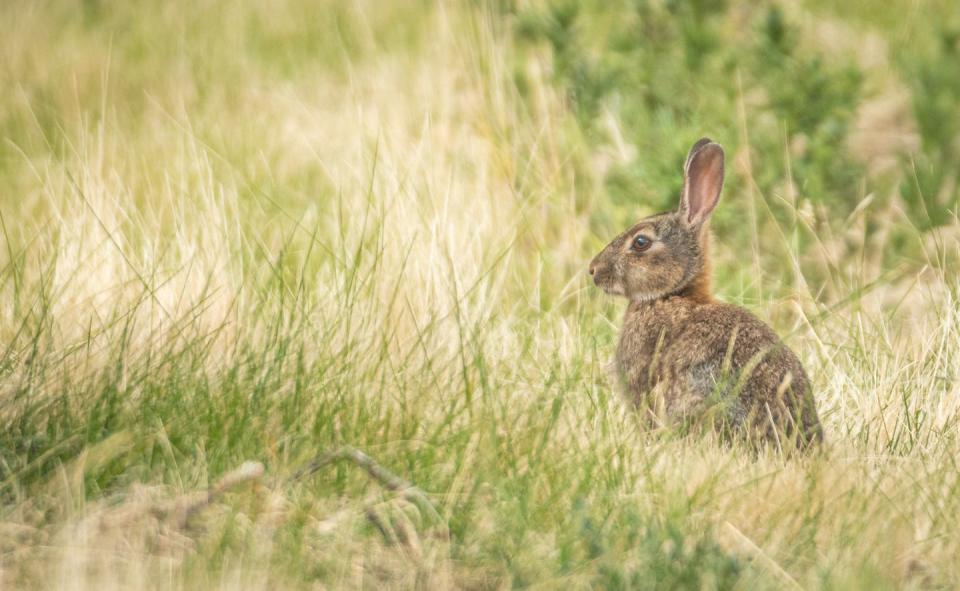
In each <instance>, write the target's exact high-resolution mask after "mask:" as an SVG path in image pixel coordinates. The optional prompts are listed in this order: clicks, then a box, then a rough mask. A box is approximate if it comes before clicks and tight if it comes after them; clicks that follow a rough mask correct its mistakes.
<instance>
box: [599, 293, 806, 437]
mask: <svg viewBox="0 0 960 591" xmlns="http://www.w3.org/2000/svg"><path fill="white" fill-rule="evenodd" d="M617 365H618V369H619V371H620V375H621V377H622V379H623V381H624V385H625V387H626V388H627V390H628V393H629V395H630V397H631V398H632V399H633V400H634V402H635V403H637V404H638V405H641V406H646V407H647V408H648V409H649V410H653V411H654V412H656V413H657V414H661V415H665V417H666V418H667V419H669V420H671V421H677V420H689V419H698V418H701V417H702V416H703V415H709V416H710V418H713V419H720V420H722V421H723V422H724V423H725V424H726V425H729V426H731V427H733V428H734V429H735V430H744V429H749V430H751V431H753V432H754V434H758V435H761V436H763V437H765V438H767V439H768V440H772V439H777V438H781V439H782V438H783V436H784V435H786V436H788V437H797V438H799V439H801V441H802V442H811V441H819V440H821V439H822V432H821V429H820V423H819V419H818V418H817V414H816V409H815V406H814V403H813V397H812V394H811V392H810V384H809V381H808V378H807V375H806V372H805V371H804V370H803V366H802V365H801V363H800V361H799V359H797V357H796V355H794V354H793V352H792V351H791V350H790V349H789V348H787V347H786V346H785V345H783V343H782V342H781V341H780V339H779V338H778V337H777V335H776V333H774V332H773V330H772V329H770V327H768V326H767V325H766V324H764V323H763V322H761V321H760V320H759V319H757V318H756V317H755V316H753V315H752V314H751V313H750V312H748V311H747V310H745V309H743V308H740V307H737V306H733V305H729V304H723V303H719V302H709V303H701V302H695V301H693V300H690V299H689V298H684V297H679V296H675V297H668V298H664V299H660V300H655V301H652V302H637V303H631V305H630V307H629V308H628V309H627V314H626V317H625V319H624V326H623V332H622V333H621V338H620V345H619V347H618V350H617ZM797 427H799V429H797Z"/></svg>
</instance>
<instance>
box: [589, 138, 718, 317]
mask: <svg viewBox="0 0 960 591" xmlns="http://www.w3.org/2000/svg"><path fill="white" fill-rule="evenodd" d="M722 187H723V148H721V147H720V145H719V144H715V143H713V142H712V141H710V139H708V138H703V139H701V140H700V141H698V142H697V143H696V144H694V145H693V147H692V148H691V149H690V153H689V155H688V156H687V162H686V164H685V165H684V167H683V193H682V194H681V196H680V208H679V209H678V210H677V211H675V212H669V213H662V214H659V215H655V216H651V217H648V218H646V219H643V220H640V222H638V223H637V224H636V225H634V226H633V227H631V228H630V229H628V230H627V231H626V232H623V233H622V234H620V235H619V236H617V237H616V238H615V239H614V240H613V242H611V243H610V244H608V245H607V247H606V248H604V249H603V250H602V251H601V252H600V254H598V255H597V256H596V257H594V259H593V261H591V262H590V274H591V275H593V280H594V282H595V283H596V284H597V285H598V286H600V287H601V288H602V289H603V290H604V291H605V292H607V293H609V294H613V295H621V296H625V297H627V298H628V299H630V300H632V301H649V300H655V299H659V298H663V297H666V296H669V295H673V294H679V293H682V292H684V291H685V290H687V289H688V288H691V287H694V284H697V286H698V287H700V288H701V289H702V290H706V289H708V288H707V286H706V283H707V281H708V277H707V275H708V272H707V264H708V261H707V252H706V249H707V232H706V226H707V221H708V220H709V219H710V214H711V213H712V212H713V209H714V208H715V207H716V206H717V201H719V199H720V190H721V188H722Z"/></svg>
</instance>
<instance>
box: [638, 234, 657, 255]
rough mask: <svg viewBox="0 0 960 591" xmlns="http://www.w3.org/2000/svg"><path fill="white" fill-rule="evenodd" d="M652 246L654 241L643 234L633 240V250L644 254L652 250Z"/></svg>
mask: <svg viewBox="0 0 960 591" xmlns="http://www.w3.org/2000/svg"><path fill="white" fill-rule="evenodd" d="M651 244H653V240H650V239H649V238H647V237H646V236H644V235H643V234H639V235H637V237H636V238H634V239H633V250H635V251H637V252H643V251H645V250H647V249H648V248H650V245H651Z"/></svg>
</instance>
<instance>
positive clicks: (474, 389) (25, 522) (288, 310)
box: [0, 2, 960, 589]
mask: <svg viewBox="0 0 960 591" xmlns="http://www.w3.org/2000/svg"><path fill="white" fill-rule="evenodd" d="M410 4H411V5H407V3H404V5H405V8H406V10H399V9H397V10H396V11H394V10H385V9H384V8H383V5H382V3H375V2H361V3H347V2H325V3H323V6H322V7H321V8H317V9H311V8H309V7H307V6H306V5H301V3H298V2H289V3H284V4H283V5H282V6H281V7H279V8H277V9H274V8H273V5H272V3H263V5H260V6H257V5H254V6H252V7H247V8H239V7H235V6H232V5H230V6H228V5H226V3H218V2H211V3H206V4H204V5H203V6H202V7H200V8H196V9H188V8H185V7H174V6H172V5H169V6H168V5H162V6H168V7H167V8H154V9H148V8H143V10H153V12H152V13H150V14H146V13H139V12H137V9H136V8H135V7H133V6H130V7H117V8H115V9H111V10H109V11H108V10H107V9H106V7H101V8H98V6H99V5H98V4H97V3H91V4H89V5H85V6H88V8H89V10H88V13H87V16H86V17H85V18H86V20H76V19H74V18H73V17H72V10H73V9H74V8H75V7H73V5H72V4H63V5H61V4H52V5H49V6H47V5H44V6H42V7H40V5H34V4H32V3H21V4H9V5H5V6H4V7H3V8H0V11H2V12H3V13H4V15H5V16H7V15H15V16H16V17H17V19H18V20H17V22H18V23H19V24H18V26H17V27H14V28H13V30H12V31H11V33H10V35H7V36H5V37H4V38H3V39H2V40H0V53H2V56H3V63H2V67H3V70H0V74H2V75H3V76H4V77H6V80H9V81H10V82H9V83H5V88H8V89H9V91H8V92H7V93H5V94H4V96H3V98H2V99H0V132H2V134H3V145H2V147H0V195H2V197H0V215H2V222H3V224H2V232H3V241H2V247H0V298H2V300H3V301H4V302H5V304H4V305H3V306H2V307H0V339H2V340H0V421H2V424H0V500H2V505H0V507H2V508H0V586H5V587H11V588H22V587H50V586H53V587H60V588H78V589H79V588H96V589H103V588H198V589H206V588H211V587H222V588H270V589H273V588H282V587H301V586H311V585H315V586H320V587H324V588H325V587H331V588H344V587H346V588H353V587H370V588H382V587H387V588H391V587H393V588H407V587H416V586H419V587H422V588H447V587H454V586H457V587H468V588H502V587H508V586H518V587H519V586H537V585H539V586H545V587H548V588H554V587H561V586H562V587H575V588H584V587H589V586H593V587H601V588H658V587H668V588H670V587H672V588H731V587H736V588H742V589H755V588H770V589H783V588H797V587H801V588H818V587H829V588H843V589H846V588H864V589H875V588H927V587H953V586H957V585H958V584H960V559H958V557H960V537H958V536H957V534H956V532H957V531H958V529H960V523H958V519H960V517H958V516H960V476H958V474H960V472H958V469H957V465H956V459H957V457H958V453H960V440H958V437H960V430H958V429H960V422H958V418H960V402H958V400H960V389H958V385H957V384H958V381H957V380H958V376H957V370H956V368H957V367H958V366H960V299H958V290H960V282H958V278H957V275H956V273H955V272H954V271H952V265H951V264H950V263H951V262H952V261H955V260H956V258H957V256H958V255H960V252H958V246H957V245H958V243H957V227H958V226H957V223H956V220H955V219H953V221H952V223H951V224H948V225H946V226H942V227H940V228H939V229H937V230H936V231H930V232H921V231H920V230H918V229H917V227H916V224H914V223H912V220H911V219H910V218H909V216H908V215H907V214H906V213H905V212H904V211H903V210H902V208H899V207H898V206H897V204H896V202H894V203H892V204H890V203H887V202H884V203H883V204H881V205H877V206H873V205H871V201H869V200H867V201H865V202H864V204H863V205H862V207H860V208H858V209H856V210H855V211H854V212H853V213H851V214H849V217H846V218H845V219H844V220H842V221H841V222H840V223H835V224H832V225H831V224H824V223H823V220H824V218H825V217H827V216H829V215H831V213H830V210H829V209H828V208H826V207H822V208H819V209H813V208H812V207H811V208H808V209H803V207H802V206H801V205H800V201H791V200H790V199H787V198H784V196H782V195H779V194H767V193H765V192H763V191H759V190H752V191H746V192H743V193H737V192H728V193H727V194H725V196H724V198H723V201H722V202H721V205H720V207H721V208H726V209H727V210H729V211H730V219H738V218H737V216H741V217H743V216H744V214H743V213H742V212H743V211H745V209H746V208H747V207H748V205H749V207H751V208H752V210H753V211H755V212H756V216H757V217H758V218H759V220H760V221H761V222H762V223H757V224H746V223H742V224H725V225H724V226H723V227H724V228H725V229H726V230H727V231H728V232H729V231H740V232H742V233H744V235H745V236H746V238H747V239H745V240H738V241H737V242H736V243H737V244H741V245H742V244H752V245H754V246H753V247H752V248H751V249H750V250H749V251H743V250H737V249H736V248H734V247H733V246H731V244H732V243H733V242H734V241H733V239H732V238H730V237H729V236H727V237H725V236H723V235H721V236H718V237H717V240H716V244H715V247H714V252H715V257H716V259H717V261H716V266H717V268H718V275H719V276H718V285H719V290H720V296H721V297H722V298H724V299H726V300H728V301H734V302H737V303H743V304H745V305H747V306H748V307H750V308H751V309H752V310H754V311H755V312H757V313H758V314H759V315H760V316H761V317H762V318H765V319H768V320H771V321H772V322H773V323H774V324H775V326H776V328H777V329H778V331H779V332H780V333H781V334H784V335H787V338H788V342H789V344H790V345H791V346H792V347H793V348H794V349H795V350H796V351H797V352H798V354H799V355H800V356H801V358H802V359H803V361H804V363H805V365H806V367H807V369H808V371H809V372H810V374H811V376H812V378H813V380H814V382H815V384H816V394H817V399H818V403H819V408H820V414H821V416H822V418H823V422H824V426H825V431H826V438H827V441H828V444H827V446H826V448H825V450H824V451H823V453H822V454H818V455H813V456H810V457H805V458H794V459H786V458H782V457H780V456H779V455H777V454H776V453H775V452H774V451H772V450H771V451H768V452H764V453H760V454H754V453H752V452H750V451H749V450H744V449H739V448H737V447H730V446H725V445H722V444H719V443H717V442H715V441H713V440H712V438H710V437H706V438H693V437H680V436H678V435H676V434H672V433H648V432H645V431H644V426H643V425H642V424H641V423H640V421H638V420H637V418H636V417H635V416H634V414H633V413H632V412H631V411H630V410H629V408H627V406H626V405H624V404H622V403H621V400H620V397H619V394H618V393H617V391H616V388H615V383H616V382H615V380H614V379H613V377H612V376H611V375H610V369H609V367H608V364H609V361H610V359H611V358H612V355H613V350H614V347H615V339H616V333H617V328H618V325H619V317H620V315H621V314H622V303H620V302H615V301H612V300H609V299H608V298H606V297H605V296H603V295H602V294H600V293H597V291H595V290H593V289H591V286H590V285H589V284H588V281H587V277H585V276H584V273H583V268H584V265H585V262H586V261H588V260H589V258H590V257H591V256H592V255H593V254H594V251H595V250H596V249H597V248H598V247H599V246H601V245H602V244H604V243H605V242H606V241H607V240H608V239H609V238H610V237H611V236H609V235H607V234H601V233H600V228H603V232H606V231H607V230H609V231H610V232H611V234H612V233H613V232H615V231H618V230H619V229H620V228H618V227H616V226H615V223H614V222H613V221H612V220H615V219H619V218H621V217H623V218H630V217H631V215H632V213H631V212H633V210H632V209H630V210H627V209H625V207H626V206H624V205H615V204H613V203H611V200H610V199H609V198H608V197H607V194H606V192H605V189H604V188H603V186H602V183H601V182H600V181H599V180H598V179H597V178H593V177H590V176H588V177H586V178H583V177H582V175H583V174H584V172H583V171H588V172H589V171H590V170H592V168H591V167H598V168H603V167H604V163H603V162H602V160H603V158H605V157H608V156H609V155H606V156H605V155H603V154H600V155H597V154H595V153H593V152H592V144H591V142H590V141H588V139H587V138H586V137H585V135H584V132H583V131H582V130H581V128H580V127H579V125H578V122H577V120H576V118H575V117H574V115H573V114H572V110H571V109H570V105H569V104H568V101H567V99H566V98H565V96H564V94H563V91H562V90H561V89H559V88H558V87H557V85H556V84H554V83H553V81H552V79H551V77H550V75H549V72H548V71H547V70H548V65H547V63H546V60H537V59H532V58H531V60H530V61H529V62H524V63H523V67H524V68H526V70H525V71H526V74H525V76H524V85H525V88H524V90H523V92H520V91H519V90H518V88H517V79H516V76H515V74H516V72H515V71H513V69H512V68H513V65H514V63H513V61H512V60H515V59H517V58H516V56H515V55H514V54H513V52H512V51H513V43H514V41H513V38H512V37H511V35H510V31H509V30H508V27H506V26H505V25H504V24H503V21H502V20H501V17H500V15H499V14H498V13H497V11H496V10H494V8H492V7H486V8H482V9H481V8H477V9H467V8H465V7H458V8H454V7H448V6H434V5H432V4H427V3H424V4H422V5H421V4H419V3H410ZM413 4H415V6H412V5H413ZM158 6H159V5H158ZM178 8H179V9H178ZM414 8H416V10H414ZM192 10H196V11H198V12H196V13H192V12H191V11H192ZM98 11H100V12H98ZM744 108H748V107H744ZM749 121H750V119H749V113H747V117H746V119H745V121H744V122H743V125H744V126H749ZM611 125H612V126H614V127H615V126H616V125H617V122H616V121H615V120H614V121H612V122H611ZM687 131H688V132H689V133H691V134H696V133H698V132H697V130H694V129H690V130H687ZM746 135H747V137H749V134H746ZM717 139H720V140H721V141H723V139H721V138H717ZM738 141H739V140H738ZM746 149H747V150H749V145H747V148H746ZM753 156H754V157H761V156H762V157H779V158H783V159H784V160H785V162H784V167H786V168H787V169H789V158H788V156H787V153H786V152H785V153H784V155H777V156H773V155H769V154H762V155H758V154H754V155H753ZM741 157H742V155H741ZM679 166H680V163H679V162H678V163H677V168H679ZM748 172H749V168H744V167H743V166H742V163H741V165H738V167H735V168H734V169H733V170H731V173H730V174H731V175H740V177H741V178H739V181H738V182H737V183H734V186H737V185H739V186H752V185H751V179H750V178H749V176H748ZM678 174H679V173H678ZM864 197H866V196H864ZM771 204H772V205H771ZM614 207H620V208H622V209H618V210H617V212H616V213H609V214H606V213H603V212H605V211H608V210H611V208H614ZM630 207H631V208H632V207H634V205H630ZM647 207H649V206H648V205H647V204H646V203H644V202H643V199H642V196H638V198H637V204H636V210H635V212H636V214H637V217H639V215H640V214H641V213H643V212H645V211H646V209H645V208H647ZM771 207H776V208H781V209H782V208H785V207H789V208H791V209H790V211H791V212H792V215H791V217H789V218H787V219H788V221H789V223H786V222H784V221H783V218H782V216H781V217H780V218H778V217H777V216H774V215H773V212H772V211H771ZM754 228H756V230H754ZM877 228H880V230H877ZM884 229H886V230H887V231H884ZM892 229H895V230H896V232H894V231H893V230H892ZM868 230H869V231H868ZM750 232H756V233H755V234H752V235H750V234H749V233H750ZM801 237H802V240H800V238H801ZM725 238H726V239H725ZM739 238H741V239H742V238H744V236H740V237H739ZM801 244H802V245H803V248H801ZM896 249H900V251H899V252H903V253H904V254H905V256H903V257H901V258H899V259H896V258H895V257H894V259H895V263H894V264H890V263H889V261H890V260H891V259H889V258H885V257H883V256H877V255H876V252H877V251H896ZM767 277H792V278H793V279H791V280H790V281H789V282H786V283H775V282H773V281H768V280H767V279H766V278H767ZM344 445H347V446H352V448H356V449H359V450H361V451H362V452H364V453H365V454H367V455H368V456H370V457H371V458H373V460H374V461H375V462H376V463H377V465H378V466H380V467H381V468H382V469H383V470H386V471H388V472H389V473H391V474H393V475H395V476H397V477H399V478H402V479H403V480H405V481H407V482H409V483H411V484H412V485H414V486H416V487H417V488H418V489H419V490H421V491H423V492H424V493H425V496H426V498H427V499H428V500H429V503H430V504H431V505H432V509H435V511H436V514H433V513H432V511H431V510H430V508H425V507H424V506H422V505H418V503H417V502H414V501H411V499H410V497H409V496H404V495H403V494H398V493H397V492H396V491H391V490H390V489H389V487H388V486H384V485H383V482H381V481H378V480H377V479H376V478H375V477H371V476H370V474H368V472H367V471H366V470H365V469H364V467H363V466H361V465H356V464H352V463H350V462H349V461H341V462H337V463H335V464H331V465H329V466H326V467H324V468H323V469H321V470H319V471H317V472H316V473H314V474H311V475H309V476H307V477H304V478H299V479H296V478H294V475H295V474H296V473H297V471H298V470H300V469H302V468H303V467H304V466H306V465H308V464H309V463H310V462H311V461H312V460H313V459H314V458H316V457H317V456H319V455H322V454H324V453H326V452H328V451H331V450H335V449H339V448H341V446H344ZM249 461H257V462H262V463H263V465H264V468H265V473H264V476H263V477H262V478H260V479H258V480H256V481H255V482H254V483H252V484H251V483H249V482H245V483H243V484H240V485H238V486H235V487H233V488H230V489H229V490H227V491H226V492H225V493H224V494H223V495H222V496H217V497H216V498H211V499H210V500H209V501H210V502H209V504H203V505H202V506H200V508H199V509H197V510H195V511H193V512H190V513H189V515H186V516H185V515H184V511H183V507H186V506H191V505H190V503H196V502H197V498H196V497H195V495H196V494H198V491H201V492H200V494H201V497H200V498H201V499H203V498H204V497H202V494H203V493H202V491H206V490H207V489H208V487H211V486H213V485H214V484H215V483H216V482H217V481H219V479H220V478H221V477H223V476H224V475H225V474H228V473H230V472H231V471H233V470H234V469H236V468H237V467H238V466H240V465H241V464H243V463H244V462H249Z"/></svg>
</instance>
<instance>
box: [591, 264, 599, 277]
mask: <svg viewBox="0 0 960 591" xmlns="http://www.w3.org/2000/svg"><path fill="white" fill-rule="evenodd" d="M596 272H597V268H596V267H595V266H594V265H590V274H591V275H593V274H594V273H596Z"/></svg>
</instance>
